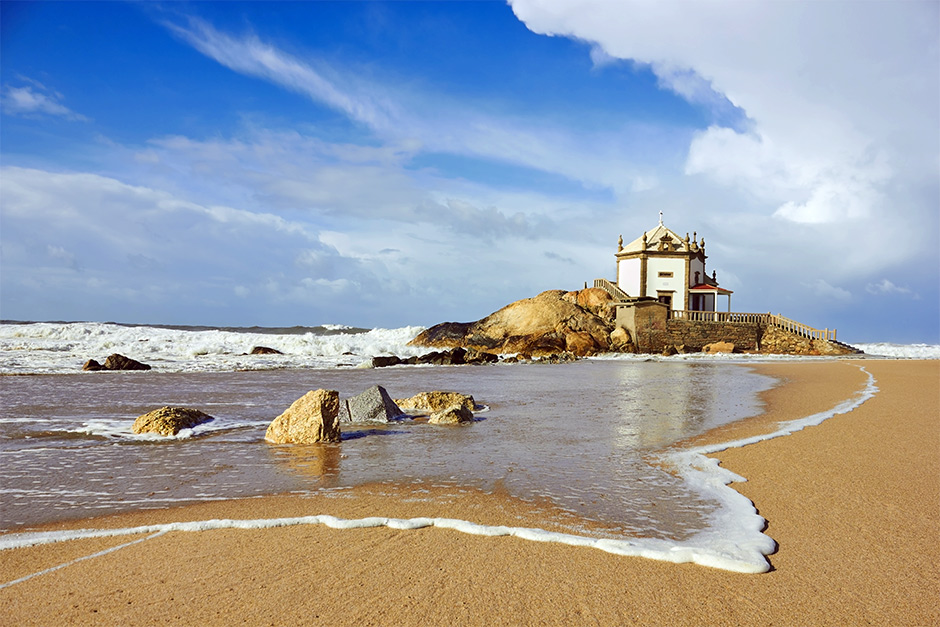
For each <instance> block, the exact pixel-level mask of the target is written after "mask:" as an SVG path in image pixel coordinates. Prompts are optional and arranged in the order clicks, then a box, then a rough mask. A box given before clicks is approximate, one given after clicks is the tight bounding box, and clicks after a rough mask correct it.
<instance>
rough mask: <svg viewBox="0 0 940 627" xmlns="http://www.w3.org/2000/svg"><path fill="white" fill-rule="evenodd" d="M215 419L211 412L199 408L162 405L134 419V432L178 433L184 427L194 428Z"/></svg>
mask: <svg viewBox="0 0 940 627" xmlns="http://www.w3.org/2000/svg"><path fill="white" fill-rule="evenodd" d="M210 420H214V418H213V417H212V416H210V415H209V414H205V413H203V412H201V411H199V410H198V409H188V408H186V407H161V408H160V409H155V410H153V411H152V412H149V413H146V414H144V415H143V416H139V417H138V418H137V420H135V421H134V426H133V431H134V433H159V434H160V435H176V434H177V433H179V432H180V431H182V430H183V429H192V428H193V427H195V426H196V425H200V424H202V423H204V422H209V421H210Z"/></svg>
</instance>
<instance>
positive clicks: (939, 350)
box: [854, 342, 940, 359]
mask: <svg viewBox="0 0 940 627" xmlns="http://www.w3.org/2000/svg"><path fill="white" fill-rule="evenodd" d="M854 346H855V347H856V348H859V349H861V350H863V351H865V354H866V355H872V356H878V357H894V358H896V359H940V344H889V343H887V342H878V343H873V344H854Z"/></svg>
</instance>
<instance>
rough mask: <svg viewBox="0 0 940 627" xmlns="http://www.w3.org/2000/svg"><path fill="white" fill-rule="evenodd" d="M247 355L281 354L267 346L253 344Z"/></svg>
mask: <svg viewBox="0 0 940 627" xmlns="http://www.w3.org/2000/svg"><path fill="white" fill-rule="evenodd" d="M248 354H249V355H283V354H284V353H282V352H281V351H279V350H277V349H276V348H271V347H269V346H255V347H254V348H252V349H251V352H250V353H248Z"/></svg>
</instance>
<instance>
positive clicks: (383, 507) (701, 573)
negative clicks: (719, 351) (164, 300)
mask: <svg viewBox="0 0 940 627" xmlns="http://www.w3.org/2000/svg"><path fill="white" fill-rule="evenodd" d="M859 366H862V367H864V368H866V369H867V370H868V371H869V372H871V373H872V374H873V375H874V377H875V379H876V385H877V386H878V388H879V392H878V393H877V394H876V396H875V397H874V398H872V399H870V400H869V401H867V402H866V403H865V404H863V405H862V406H861V407H859V408H857V409H855V410H854V411H852V412H851V413H848V414H845V415H841V416H836V417H834V418H832V419H830V420H827V421H826V422H824V423H823V424H822V425H819V426H817V427H810V428H807V429H805V430H803V431H801V432H799V433H796V434H793V435H790V436H787V437H783V438H778V439H775V440H771V441H766V442H761V443H758V444H753V445H750V446H747V447H744V448H740V449H731V450H727V451H723V452H721V453H718V454H717V455H715V456H716V457H718V458H719V459H720V460H721V461H722V465H723V466H725V467H727V468H729V469H731V470H733V471H734V472H736V473H738V474H740V475H743V476H744V477H747V478H748V481H747V482H746V483H738V484H734V487H735V489H737V490H738V491H740V492H741V493H743V494H744V495H746V496H747V497H748V498H750V499H751V500H752V501H753V502H754V503H755V504H756V507H757V508H758V510H759V512H760V514H761V515H762V516H763V517H764V518H766V519H767V521H768V523H767V524H768V527H767V530H766V533H767V534H768V535H770V536H771V537H772V538H773V539H774V540H776V541H777V543H778V545H779V546H778V550H777V551H776V552H775V553H774V554H773V555H771V556H769V561H770V563H771V565H772V570H771V571H770V572H768V573H765V574H760V575H743V574H735V573H728V572H724V571H720V570H715V569H711V568H705V567H702V566H696V565H691V564H685V565H675V564H668V563H663V562H656V561H651V560H646V559H642V558H634V557H619V556H616V555H611V554H608V553H604V552H601V551H599V550H596V549H591V548H581V547H571V546H565V545H560V544H551V543H540V542H532V541H526V540H522V539H519V538H513V537H496V538H488V537H479V536H472V535H466V534H462V533H459V532H457V531H453V530H447V529H439V528H426V529H419V530H411V531H398V530H393V529H388V528H375V529H360V530H346V531H342V530H335V529H330V528H328V527H325V526H320V525H318V526H299V527H284V528H277V529H267V530H218V531H203V532H199V533H183V532H174V533H168V534H165V535H162V536H159V537H154V538H150V539H145V540H143V541H141V542H138V543H136V544H133V545H130V546H126V547H124V548H121V549H119V550H116V551H113V552H110V553H107V554H103V555H100V556H96V557H90V558H88V559H83V560H81V561H77V562H75V563H71V564H70V565H67V566H65V567H63V568H60V569H58V570H55V571H52V572H48V573H46V574H41V575H38V576H35V577H33V578H31V579H28V580H26V581H23V582H22V583H17V584H14V585H11V586H8V587H6V588H3V589H0V624H10V625H14V624H15V625H27V624H37V625H49V624H156V623H161V624H167V623H169V624H231V623H243V624H256V625H259V624H260V625H264V624H321V623H322V624H330V625H335V624H356V625H427V624H435V625H437V624H449V625H450V624H452V625H490V624H512V625H519V624H521V625H527V624H548V625H553V624H558V625H570V624H578V625H580V624H598V625H624V624H645V625H847V624H873V625H902V624H903V625H935V624H940V601H938V599H940V547H938V544H937V542H936V538H937V535H938V532H940V362H938V361H887V360H885V361H881V360H854V361H853V360H847V361H829V362H782V363H775V364H765V365H759V366H749V367H754V368H756V369H757V370H759V371H760V372H763V373H765V374H769V375H772V376H775V377H777V378H779V379H781V380H782V381H783V383H782V384H781V385H779V386H778V387H776V388H774V389H773V390H770V391H768V392H766V393H765V395H764V400H765V403H766V411H765V413H764V414H763V415H761V416H758V417H755V418H752V419H749V420H747V421H743V422H740V423H737V424H736V425H732V426H729V427H727V428H723V429H721V430H717V431H715V432H712V433H710V434H708V436H707V439H708V440H709V441H725V440H729V439H735V438H739V437H745V436H749V435H753V434H755V433H760V432H767V431H771V430H773V427H774V425H776V423H777V422H779V421H783V420H790V419H794V418H800V417H804V416H807V415H809V414H813V413H816V412H819V411H824V410H827V409H830V408H832V407H833V406H835V405H836V404H838V403H839V402H840V401H842V400H845V399H847V398H850V397H852V396H854V395H855V393H856V392H858V391H859V390H861V389H862V388H863V387H864V386H865V382H866V379H867V377H866V375H865V374H864V373H863V372H861V371H860V370H859V368H858V367H859ZM432 497H433V498H432ZM546 508H549V506H548V505H545V504H538V503H529V502H522V501H519V500H517V499H513V498H511V497H509V496H508V495H505V494H483V493H479V492H475V491H471V490H460V489H457V488H455V487H442V488H435V487H431V486H421V487H420V489H418V490H415V489H413V488H409V487H407V486H400V487H396V486H391V485H388V486H386V485H377V486H367V487H364V488H362V489H360V490H357V491H356V496H355V497H354V498H353V497H352V496H351V495H349V494H348V493H345V492H339V493H336V494H334V495H332V496H317V497H310V498H306V497H296V496H295V497H289V496H288V497H283V496H282V497H267V498H264V499H247V500H242V501H225V502H218V503H208V504H200V505H195V506H190V507H185V508H177V509H174V510H165V511H151V512H139V513H134V514H125V515H121V516H112V517H107V518H103V519H96V520H89V521H81V522H73V523H68V524H59V525H54V526H50V528H83V527H84V528H87V527H127V526H135V525H141V524H151V523H158V522H170V521H181V520H206V519H212V518H251V519H254V518H272V517H285V516H297V515H311V514H324V513H329V514H333V515H335V516H339V517H342V518H362V517H366V516H370V515H381V516H389V517H396V518H410V517H416V516H430V517H436V516H444V517H451V518H462V519H467V520H471V521H474V522H479V523H483V524H506V525H512V526H532V525H535V524H536V521H541V520H544V516H545V513H546V512H545V509H546ZM574 522H576V521H573V520H571V519H566V518H564V517H562V519H561V520H560V522H559V527H558V530H567V527H566V525H570V524H572V523H574ZM141 537H142V536H138V537H122V538H107V539H97V540H76V541H71V542H64V543H58V544H54V545H45V546H37V547H30V548H24V549H14V550H8V551H3V552H0V581H4V582H8V581H12V580H15V579H18V578H20V577H25V576H28V575H31V574H33V573H37V572H40V571H42V570H44V569H48V568H53V567H56V566H59V565H62V564H66V563H69V562H70V561H71V560H75V559H78V558H82V557H86V556H90V555H94V554H95V553H97V552H100V551H102V550H105V549H107V548H109V547H115V546H119V545H124V544H126V543H128V542H131V541H134V540H136V539H139V538H141Z"/></svg>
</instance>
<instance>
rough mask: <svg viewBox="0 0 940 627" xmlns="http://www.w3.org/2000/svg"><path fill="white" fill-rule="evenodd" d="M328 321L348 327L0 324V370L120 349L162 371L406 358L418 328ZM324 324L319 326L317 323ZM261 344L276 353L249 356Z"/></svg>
mask: <svg viewBox="0 0 940 627" xmlns="http://www.w3.org/2000/svg"><path fill="white" fill-rule="evenodd" d="M341 327H342V325H329V328H332V329H333V330H350V331H351V332H350V333H331V334H317V333H313V332H307V333H293V334H291V333H284V334H274V333H251V332H241V331H223V330H219V329H210V330H186V329H164V328H157V327H148V326H124V325H118V324H110V323H101V322H72V323H44V322H43V323H28V324H0V373H60V372H75V371H77V370H79V369H80V368H81V366H82V364H83V363H84V362H85V361H87V360H88V359H96V360H98V361H99V362H101V361H103V360H104V359H105V358H106V357H107V356H108V355H110V354H112V353H120V354H122V355H125V356H126V357H129V358H131V359H136V360H137V361H141V362H143V363H146V364H149V365H151V366H152V367H153V368H154V369H157V370H160V371H168V372H199V371H230V370H240V369H271V368H310V367H335V366H338V365H341V364H345V365H349V366H356V365H359V364H360V363H363V362H368V361H369V360H370V359H371V357H373V356H375V355H385V354H394V355H399V356H401V357H410V356H412V355H420V354H423V353H425V352H427V349H421V348H417V347H412V346H407V343H408V342H409V341H411V340H412V339H413V338H414V337H415V336H416V335H418V333H420V332H421V331H422V330H423V327H417V326H411V327H401V328H398V329H371V330H369V331H366V332H352V331H353V329H352V328H350V327H342V328H341ZM325 328H326V327H325ZM255 346H268V347H271V348H274V349H276V350H279V351H281V352H282V353H284V354H283V355H249V354H248V353H250V351H251V349H252V348H253V347H255Z"/></svg>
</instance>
